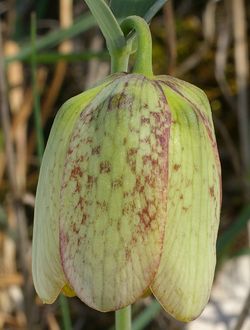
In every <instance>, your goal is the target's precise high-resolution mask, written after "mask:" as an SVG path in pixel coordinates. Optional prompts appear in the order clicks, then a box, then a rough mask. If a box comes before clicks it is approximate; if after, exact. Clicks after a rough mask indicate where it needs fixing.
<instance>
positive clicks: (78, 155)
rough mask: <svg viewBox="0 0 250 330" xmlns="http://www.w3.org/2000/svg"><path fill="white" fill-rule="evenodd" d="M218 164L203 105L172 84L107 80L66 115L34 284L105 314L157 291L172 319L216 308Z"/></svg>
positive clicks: (55, 151)
mask: <svg viewBox="0 0 250 330" xmlns="http://www.w3.org/2000/svg"><path fill="white" fill-rule="evenodd" d="M220 200H221V192H220V163H219V158H218V152H217V147H216V140H215V135H214V129H213V123H212V116H211V110H210V106H209V103H208V101H207V97H206V96H205V94H204V93H203V92H202V91H201V90H200V89H198V88H197V87H195V86H193V85H191V84H189V83H186V82H183V81H181V80H178V79H175V78H172V77H169V76H156V77H151V78H148V77H145V76H144V75H142V74H137V73H133V74H126V73H119V74H114V75H111V76H110V77H109V78H108V79H107V80H106V81H104V82H103V83H102V84H100V85H99V86H97V87H95V88H93V89H90V90H88V91H86V92H84V93H82V94H80V95H78V96H76V97H74V98H72V99H70V100H69V101H67V102H66V103H65V104H64V105H63V107H62V108H61V109H60V111H59V113H58V115H57V117H56V119H55V122H54V125H53V127H52V131H51V134H50V137H49V140H48V144H47V147H46V151H45V154H44V158H43V162H42V166H41V171H40V177H39V183H38V188H37V196H36V207H35V223H34V238H33V277H34V284H35V287H36V290H37V292H38V294H39V296H40V297H41V299H42V300H43V301H44V302H46V303H52V302H53V301H54V300H55V299H56V297H57V296H58V294H59V293H60V292H61V291H63V292H64V293H65V294H66V295H69V296H70V295H77V296H78V297H79V298H80V299H81V300H82V301H84V302H85V303H86V304H87V305H89V306H90V307H92V308H94V309H97V310H99V311H112V310H117V309H120V308H122V307H124V306H127V305H129V304H131V303H133V302H135V301H136V300H137V299H138V298H140V297H141V296H143V294H144V293H145V292H146V291H147V290H148V289H150V290H151V291H152V293H153V294H154V296H155V297H156V298H157V299H158V301H159V302H160V303H161V304H162V306H163V307H164V308H165V309H166V310H167V311H168V312H169V313H170V314H172V315H173V316H174V317H175V318H177V319H179V320H182V321H189V320H191V319H193V318H195V317H197V316H198V315H199V314H200V313H201V311H202V309H203V308H204V306H205V304H206V302H207V301H208V298H209V294H210V290H211V285H212V281H213V276H214V268H215V261H216V257H215V243H216V236H217V229H218V223H219V215H220Z"/></svg>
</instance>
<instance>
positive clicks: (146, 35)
mask: <svg viewBox="0 0 250 330" xmlns="http://www.w3.org/2000/svg"><path fill="white" fill-rule="evenodd" d="M121 29H122V31H123V32H124V33H125V34H128V33H129V32H131V30H132V29H134V30H135V32H136V36H137V52H136V60H135V65H134V68H133V72H134V73H140V74H143V75H144V76H147V77H148V78H150V77H152V76H153V68H152V38H151V33H150V30H149V26H148V24H147V23H146V21H145V20H144V19H143V18H141V17H139V16H129V17H127V18H125V20H124V21H123V22H122V23H121Z"/></svg>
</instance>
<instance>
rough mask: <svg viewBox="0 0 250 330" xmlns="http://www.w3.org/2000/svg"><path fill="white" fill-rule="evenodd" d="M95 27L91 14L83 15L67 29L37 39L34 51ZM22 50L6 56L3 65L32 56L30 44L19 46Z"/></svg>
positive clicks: (54, 44)
mask: <svg viewBox="0 0 250 330" xmlns="http://www.w3.org/2000/svg"><path fill="white" fill-rule="evenodd" d="M95 25H96V22H95V20H94V17H93V16H92V15H91V14H85V15H83V16H81V17H79V18H78V19H76V21H75V23H74V24H73V25H72V26H71V27H70V28H68V29H58V30H54V31H53V32H50V33H48V34H47V35H46V36H44V37H41V38H37V40H36V46H35V51H36V52H39V51H41V50H43V49H45V48H49V47H54V46H56V45H58V44H59V43H60V42H62V41H63V40H65V39H70V38H73V37H75V36H77V35H79V34H80V33H83V32H85V31H87V30H89V29H90V28H92V27H93V26H95ZM21 48H22V50H21V51H20V52H19V53H18V54H17V55H14V56H8V57H6V58H5V63H10V62H13V61H22V60H24V59H26V58H27V57H29V56H31V54H32V46H31V45H30V43H27V44H26V45H21Z"/></svg>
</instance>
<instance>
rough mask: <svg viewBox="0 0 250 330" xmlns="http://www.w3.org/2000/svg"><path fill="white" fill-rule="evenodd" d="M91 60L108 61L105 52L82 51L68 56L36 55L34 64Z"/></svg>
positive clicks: (55, 53) (51, 53) (56, 53)
mask: <svg viewBox="0 0 250 330" xmlns="http://www.w3.org/2000/svg"><path fill="white" fill-rule="evenodd" d="M93 58H99V59H102V60H108V59H109V55H108V52H107V51H100V52H92V51H84V52H83V53H69V54H62V53H58V52H48V53H47V52H46V53H41V54H37V55H36V62H37V63H42V64H48V63H56V62H58V61H66V62H79V61H88V60H91V59H93ZM24 61H25V62H30V61H31V56H29V57H26V58H25V59H24Z"/></svg>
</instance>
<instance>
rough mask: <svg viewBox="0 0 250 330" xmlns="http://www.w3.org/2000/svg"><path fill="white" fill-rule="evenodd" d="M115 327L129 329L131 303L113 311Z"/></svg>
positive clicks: (119, 329)
mask: <svg viewBox="0 0 250 330" xmlns="http://www.w3.org/2000/svg"><path fill="white" fill-rule="evenodd" d="M115 329H116V330H131V305H129V306H127V307H124V308H122V309H120V310H118V311H116V312H115Z"/></svg>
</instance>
